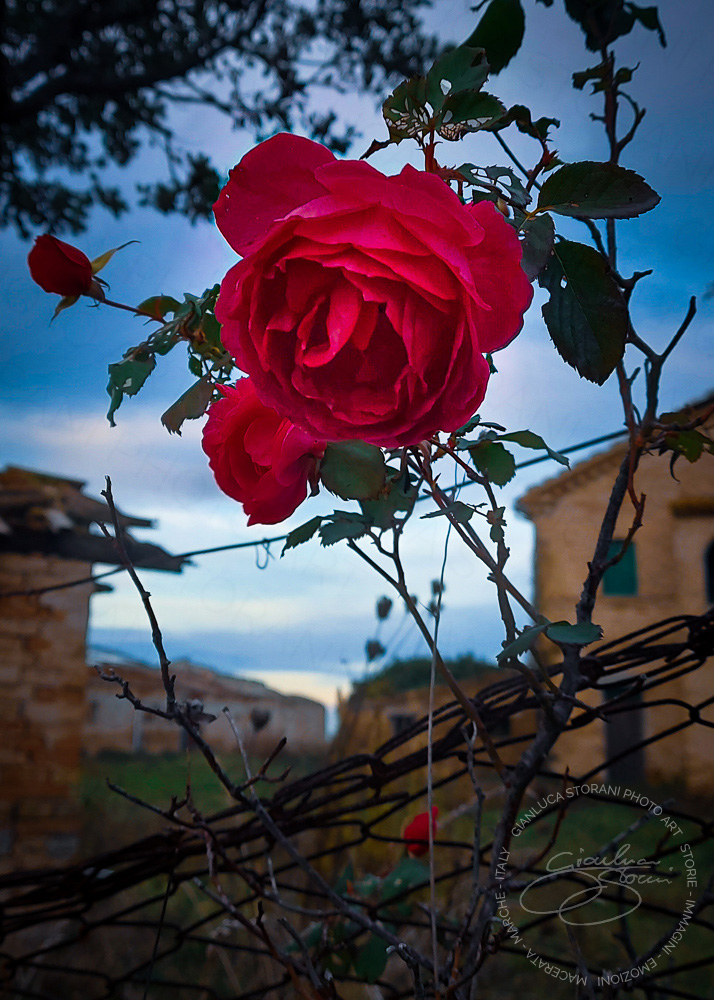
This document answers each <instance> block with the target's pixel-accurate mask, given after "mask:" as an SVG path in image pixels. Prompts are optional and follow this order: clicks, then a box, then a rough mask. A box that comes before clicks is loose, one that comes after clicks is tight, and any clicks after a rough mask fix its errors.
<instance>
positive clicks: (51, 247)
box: [27, 234, 93, 296]
mask: <svg viewBox="0 0 714 1000" xmlns="http://www.w3.org/2000/svg"><path fill="white" fill-rule="evenodd" d="M27 263H28V264H29V265H30V274H31V275H32V279H33V281H36V282H37V284H38V285H39V286H40V288H43V289H44V290H45V291H46V292H54V293H55V294H56V295H63V296H70V295H83V294H84V293H85V292H88V291H89V288H90V286H91V284H92V279H93V274H92V262H91V261H90V259H89V257H87V255H86V254H83V253H82V251H81V250H78V249H77V247H73V246H71V244H69V243H64V242H63V241H62V240H58V239H57V238H56V237H55V236H50V235H48V234H45V235H44V236H38V237H37V239H36V240H35V245H34V247H33V248H32V250H30V253H29V255H28V257H27Z"/></svg>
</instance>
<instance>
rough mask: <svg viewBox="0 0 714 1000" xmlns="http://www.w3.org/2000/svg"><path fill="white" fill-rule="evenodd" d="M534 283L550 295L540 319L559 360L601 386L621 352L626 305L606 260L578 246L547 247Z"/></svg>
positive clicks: (623, 343) (626, 324) (569, 243)
mask: <svg viewBox="0 0 714 1000" xmlns="http://www.w3.org/2000/svg"><path fill="white" fill-rule="evenodd" d="M538 283H539V284H540V285H541V287H542V288H545V289H547V290H548V291H549V292H550V299H549V301H548V302H546V303H545V305H544V306H543V318H544V320H545V322H546V326H547V327H548V332H549V333H550V336H551V338H552V340H553V343H554V344H555V347H556V349H557V351H558V353H559V354H560V355H561V357H562V358H563V359H564V360H565V361H567V362H568V364H569V365H572V366H573V368H575V370H576V371H577V372H578V374H580V375H582V377H583V378H586V379H588V380H589V381H591V382H596V383H597V384H598V385H602V384H603V382H605V381H606V380H607V379H608V378H609V376H610V375H611V374H612V372H613V370H614V368H615V366H616V365H617V363H618V361H620V360H621V358H622V356H623V354H624V353H625V339H626V336H627V330H628V326H629V318H628V313H627V304H626V303H625V300H624V298H623V296H622V293H621V291H620V289H619V288H618V286H617V284H616V283H615V280H614V278H613V277H612V275H611V274H610V268H609V266H608V263H607V261H606V260H605V258H604V257H603V256H602V254H599V253H598V252H597V250H594V249H593V248H592V247H589V246H586V245H585V244H584V243H572V242H570V241H569V240H562V241H561V242H559V243H556V244H555V246H554V247H553V252H552V254H551V257H550V260H549V262H548V265H547V266H546V267H545V268H544V269H543V271H541V273H540V275H539V276H538Z"/></svg>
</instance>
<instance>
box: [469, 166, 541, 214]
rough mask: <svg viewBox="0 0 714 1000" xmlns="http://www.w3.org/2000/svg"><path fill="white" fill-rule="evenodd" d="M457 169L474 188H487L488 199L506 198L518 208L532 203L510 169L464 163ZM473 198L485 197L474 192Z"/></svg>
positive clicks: (481, 198)
mask: <svg viewBox="0 0 714 1000" xmlns="http://www.w3.org/2000/svg"><path fill="white" fill-rule="evenodd" d="M456 169H457V172H458V173H459V174H461V176H462V177H463V178H464V180H465V181H467V182H468V183H469V184H471V185H472V186H474V187H479V188H485V189H486V191H487V192H488V195H487V196H486V197H488V198H490V199H491V200H495V198H505V199H506V200H507V201H509V202H510V203H511V205H514V206H515V207H516V208H525V207H526V205H527V204H528V202H529V201H530V195H529V194H528V192H527V191H526V189H525V188H524V187H523V185H522V184H521V182H520V180H519V179H518V177H517V176H516V175H515V173H514V172H513V171H512V170H511V168H510V167H496V166H493V167H477V166H475V164H473V163H462V164H461V166H460V167H457V168H456ZM472 197H473V199H474V201H477V200H483V197H484V196H483V195H479V194H478V193H477V192H475V191H474V192H472ZM521 214H522V213H521Z"/></svg>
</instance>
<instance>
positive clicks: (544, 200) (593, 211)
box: [537, 160, 660, 219]
mask: <svg viewBox="0 0 714 1000" xmlns="http://www.w3.org/2000/svg"><path fill="white" fill-rule="evenodd" d="M659 201H660V197H659V195H658V194H657V192H656V191H653V190H652V188H651V187H650V186H649V184H648V183H647V182H646V181H645V180H644V179H643V178H642V177H640V175H639V174H637V173H635V171H634V170H627V169H626V168H625V167H621V166H619V165H618V164H616V163H596V162H594V161H592V160H582V161H581V162H580V163H565V164H564V165H563V166H562V167H560V168H559V169H558V170H556V171H554V172H553V173H552V174H550V175H549V177H548V178H547V179H546V181H545V182H544V184H543V187H542V188H541V190H540V195H539V196H538V209H537V210H538V211H539V212H545V211H548V212H557V213H558V214H559V215H570V216H573V217H575V218H587V219H633V218H635V217H636V216H638V215H642V213H643V212H649V211H650V209H652V208H654V207H655V205H657V204H659Z"/></svg>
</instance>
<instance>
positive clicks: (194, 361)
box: [188, 354, 203, 378]
mask: <svg viewBox="0 0 714 1000" xmlns="http://www.w3.org/2000/svg"><path fill="white" fill-rule="evenodd" d="M188 370H189V371H190V372H191V374H192V375H195V376H196V378H202V377H203V365H202V364H201V359H200V358H199V357H198V356H197V355H196V354H189V356H188Z"/></svg>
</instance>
